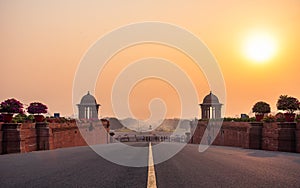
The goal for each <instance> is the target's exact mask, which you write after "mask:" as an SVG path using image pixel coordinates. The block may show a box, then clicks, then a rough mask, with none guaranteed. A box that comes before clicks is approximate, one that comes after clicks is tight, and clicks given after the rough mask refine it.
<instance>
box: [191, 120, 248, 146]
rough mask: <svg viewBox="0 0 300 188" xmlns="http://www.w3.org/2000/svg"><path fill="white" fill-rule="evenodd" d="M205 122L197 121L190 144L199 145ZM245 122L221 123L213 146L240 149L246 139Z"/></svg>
mask: <svg viewBox="0 0 300 188" xmlns="http://www.w3.org/2000/svg"><path fill="white" fill-rule="evenodd" d="M207 123H208V122H206V121H199V122H198V125H197V127H196V129H195V132H194V135H193V136H192V143H195V144H199V143H200V142H201V139H202V136H203V134H204V132H205V129H206V127H207ZM248 126H249V123H246V122H223V124H222V127H221V130H220V132H219V133H218V135H217V137H216V138H215V140H214V141H213V145H221V146H234V147H242V146H243V145H244V142H245V140H246V137H247V127H248Z"/></svg>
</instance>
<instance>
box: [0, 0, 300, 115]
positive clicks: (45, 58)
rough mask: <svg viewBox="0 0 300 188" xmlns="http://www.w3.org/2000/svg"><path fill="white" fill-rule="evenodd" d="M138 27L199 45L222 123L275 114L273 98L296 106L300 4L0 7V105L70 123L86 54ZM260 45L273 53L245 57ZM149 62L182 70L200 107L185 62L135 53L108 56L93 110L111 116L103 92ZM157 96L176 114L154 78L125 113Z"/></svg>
mask: <svg viewBox="0 0 300 188" xmlns="http://www.w3.org/2000/svg"><path fill="white" fill-rule="evenodd" d="M144 21H158V22H166V23H170V24H174V25H177V26H179V27H182V28H185V29H186V30H188V31H190V32H191V33H193V34H194V35H196V36H197V37H199V38H200V39H201V40H202V41H203V42H204V43H205V44H206V45H207V47H208V48H209V49H210V51H211V52H212V53H213V54H214V56H215V58H216V60H217V61H218V63H219V66H220V69H221V71H222V73H223V77H224V81H225V84H226V91H227V95H226V96H227V105H226V116H231V117H235V116H237V115H238V116H239V115H240V114H241V113H246V114H249V113H250V112H251V108H252V106H253V105H254V103H256V102H257V101H260V100H263V101H266V102H268V103H269V104H270V105H271V108H272V110H271V111H272V112H275V111H276V101H277V99H278V97H279V95H281V94H288V95H291V96H294V97H296V98H298V99H300V87H299V78H300V77H299V75H300V1H299V0H287V1H282V0H265V1H258V0H257V1H256V0H254V1H247V0H245V1H241V0H227V1H221V0H207V1H197V0H194V1H181V0H180V1H173V0H165V1H158V0H154V1H146V0H136V1H126V2H125V1H116V0H110V1H102V0H99V1H97V0H94V1H79V0H66V1H60V0H52V1H46V0H28V1H20V0H19V1H18V0H11V1H5V0H1V1H0V28H1V29H0V41H1V42H0V63H1V69H0V70H1V79H0V86H1V92H0V101H3V100H5V99H7V98H11V97H14V98H16V99H18V100H20V101H21V102H23V103H25V104H29V103H30V102H33V101H40V102H43V103H45V104H46V105H47V106H48V107H49V112H50V113H51V114H53V113H54V112H60V113H61V114H62V115H66V116H71V115H72V114H73V107H72V87H73V79H74V76H75V73H76V69H77V66H78V65H79V63H80V60H81V58H82V57H83V56H84V54H85V52H86V51H87V50H88V49H89V47H91V45H92V44H93V43H95V42H96V41H97V39H99V38H100V37H101V36H103V35H104V34H106V33H109V32H110V31H112V30H114V29H116V28H119V27H121V26H124V25H128V24H130V23H136V22H144ZM261 36H262V40H263V39H271V40H272V42H271V43H268V44H267V47H266V48H268V47H272V49H273V53H272V54H271V55H270V57H268V58H266V59H264V60H262V61H259V60H257V59H255V58H254V57H253V55H251V54H249V52H246V49H247V45H249V43H251V42H254V44H256V43H255V40H256V39H255V37H256V38H257V37H258V38H259V37H261ZM248 47H249V46H248ZM257 53H259V52H257ZM150 56H151V57H161V58H165V59H168V60H170V61H172V62H174V63H176V64H177V65H178V66H180V67H181V68H182V69H184V70H185V71H186V73H187V74H188V75H189V76H190V78H191V79H192V81H193V83H194V84H195V86H196V89H197V91H198V97H199V103H201V102H202V99H203V97H204V96H205V95H206V94H208V93H209V91H210V88H209V87H208V84H207V81H206V79H205V76H204V74H203V73H202V72H201V70H200V69H198V68H197V67H195V65H194V64H193V62H191V60H190V59H189V58H187V57H186V55H185V54H182V53H181V52H179V51H177V50H175V49H172V48H170V47H168V46H163V45H159V44H140V45H136V46H132V47H129V48H127V49H125V50H123V51H121V52H119V53H117V54H116V55H115V56H114V57H113V58H112V59H111V60H110V62H108V66H107V67H105V69H104V70H103V72H102V74H101V75H100V76H99V79H98V82H97V87H96V90H95V95H96V99H97V101H98V103H100V104H101V105H102V106H101V116H103V117H105V116H113V112H112V108H111V104H110V91H111V84H112V83H113V80H114V78H115V77H116V75H117V74H118V73H119V71H121V69H122V67H124V66H126V65H127V64H129V63H130V62H134V61H135V60H137V59H140V58H146V57H150ZM92 93H94V92H93V91H92ZM84 94H86V93H82V95H84ZM156 97H159V98H162V99H163V100H165V103H166V105H167V109H168V111H167V117H169V118H172V117H177V116H178V115H179V113H180V101H179V99H178V95H177V94H176V90H175V89H174V88H172V87H171V86H170V85H168V84H167V83H165V82H162V81H161V80H157V79H146V80H144V81H142V82H139V83H138V84H137V85H136V86H135V87H134V88H133V90H132V92H131V94H130V105H131V108H132V111H133V113H134V114H135V115H136V116H137V117H139V118H145V117H148V116H149V110H148V103H149V101H150V100H151V99H153V98H156ZM78 102H79V101H78ZM220 102H221V103H222V102H223V101H220ZM199 117H200V114H199Z"/></svg>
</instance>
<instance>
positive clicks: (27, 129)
mask: <svg viewBox="0 0 300 188" xmlns="http://www.w3.org/2000/svg"><path fill="white" fill-rule="evenodd" d="M20 136H21V139H22V140H24V142H23V143H22V144H21V150H22V151H23V152H31V151H36V150H37V144H36V130H35V124H33V123H23V124H22V125H21V132H20Z"/></svg>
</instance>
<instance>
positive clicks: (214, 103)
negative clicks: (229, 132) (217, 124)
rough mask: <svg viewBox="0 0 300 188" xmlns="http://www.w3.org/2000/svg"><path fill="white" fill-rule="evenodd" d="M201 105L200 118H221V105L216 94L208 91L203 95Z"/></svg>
mask: <svg viewBox="0 0 300 188" xmlns="http://www.w3.org/2000/svg"><path fill="white" fill-rule="evenodd" d="M200 106H201V115H202V117H201V118H202V119H218V118H221V107H222V104H221V103H220V102H219V99H218V97H217V96H216V95H214V94H212V92H210V93H209V94H208V95H207V96H205V97H204V99H203V103H202V104H200Z"/></svg>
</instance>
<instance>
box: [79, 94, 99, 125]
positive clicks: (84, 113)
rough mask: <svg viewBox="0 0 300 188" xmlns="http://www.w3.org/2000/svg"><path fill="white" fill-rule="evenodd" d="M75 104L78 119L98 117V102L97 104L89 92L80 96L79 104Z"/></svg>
mask: <svg viewBox="0 0 300 188" xmlns="http://www.w3.org/2000/svg"><path fill="white" fill-rule="evenodd" d="M77 106H78V113H79V114H78V118H79V119H93V120H95V119H98V110H99V106H100V104H97V101H96V99H95V97H94V96H93V95H91V94H90V92H88V93H87V94H86V95H84V96H83V97H82V98H81V101H80V104H77Z"/></svg>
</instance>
